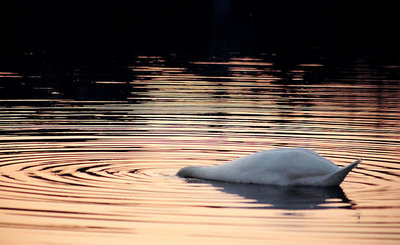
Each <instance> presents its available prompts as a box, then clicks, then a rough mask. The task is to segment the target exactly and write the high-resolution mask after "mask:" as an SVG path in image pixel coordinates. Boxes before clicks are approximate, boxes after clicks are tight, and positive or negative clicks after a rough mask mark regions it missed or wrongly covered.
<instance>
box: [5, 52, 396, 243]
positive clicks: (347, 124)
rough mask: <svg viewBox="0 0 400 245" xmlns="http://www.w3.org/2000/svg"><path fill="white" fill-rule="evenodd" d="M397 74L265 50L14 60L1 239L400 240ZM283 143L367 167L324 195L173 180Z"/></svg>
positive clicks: (8, 90) (8, 83) (8, 81)
mask: <svg viewBox="0 0 400 245" xmlns="http://www.w3.org/2000/svg"><path fill="white" fill-rule="evenodd" d="M399 69H400V66H396V65H386V66H383V65H382V66H379V65H375V66H371V65H369V64H368V62H364V60H360V61H359V62H355V63H354V64H350V65H346V66H344V65H343V66H337V65H336V66H329V65H328V64H324V63H323V62H322V63H306V64H293V65H291V66H283V65H279V64H277V63H276V62H274V60H273V59H270V58H268V57H266V56H262V55H260V56H259V57H243V56H240V55H232V57H230V58H226V59H224V60H216V59H215V60H211V61H210V60H206V59H193V60H185V61H179V62H177V61H174V60H173V57H172V58H171V57H147V56H143V57H137V58H136V59H135V60H134V61H132V63H131V64H129V65H127V66H124V67H122V68H121V67H120V68H118V69H116V72H114V73H113V72H109V71H108V72H107V71H104V72H103V73H104V74H103V73H102V72H93V71H90V69H86V70H85V69H83V68H80V69H75V68H71V69H70V70H68V69H67V70H57V69H56V68H52V69H48V70H46V71H41V72H19V71H18V70H12V69H8V70H7V69H3V70H2V71H1V72H0V94H1V98H2V100H1V101H0V186H1V187H0V243H1V244H179V243H188V244H204V243H208V244H267V243H268V242H269V243H271V244H327V243H329V244H378V243H379V244H399V242H400V223H399V220H400V178H399V176H400V130H399V126H400V116H399V109H400V99H399V98H400V74H399ZM67 82H69V83H67ZM71 84H72V85H71ZM276 147H307V148H310V149H313V150H315V151H317V152H319V153H320V154H321V155H323V156H325V157H326V158H328V159H330V160H332V161H333V162H335V163H336V164H338V165H341V166H342V165H345V164H348V163H350V162H353V161H354V160H355V159H356V158H359V157H360V158H363V162H362V163H361V164H360V165H359V167H358V168H357V169H355V170H354V171H352V172H351V173H350V174H349V175H348V177H347V178H346V179H345V181H344V182H343V184H342V185H341V188H328V189H326V188H306V187H303V188H284V187H274V186H262V185H243V184H228V183H220V182H208V181H200V180H193V179H191V180H186V179H182V178H179V177H176V176H175V173H176V172H177V171H178V170H179V169H180V168H182V167H184V166H187V165H213V164H220V163H223V162H227V161H230V160H233V159H235V158H237V157H240V156H244V155H247V154H250V153H253V152H256V151H259V150H265V149H272V148H276ZM328 241H329V242H328Z"/></svg>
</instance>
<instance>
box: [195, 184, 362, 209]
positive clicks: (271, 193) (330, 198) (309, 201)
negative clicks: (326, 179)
mask: <svg viewBox="0 0 400 245" xmlns="http://www.w3.org/2000/svg"><path fill="white" fill-rule="evenodd" d="M187 181H188V182H189V183H203V184H211V185H212V186H213V187H215V188H216V189H217V190H219V191H221V192H224V193H227V194H233V195H236V196H240V197H243V198H245V199H246V200H248V201H251V203H257V204H262V205H263V206H262V207H259V206H255V207H254V208H267V209H270V208H271V209H285V210H307V209H330V208H352V207H353V206H354V205H355V203H354V202H352V201H351V200H349V199H348V198H347V196H346V195H345V193H344V192H343V190H342V188H341V187H309V186H274V185H257V184H241V183H227V182H219V181H208V180H198V179H193V178H189V179H187ZM247 208H253V207H252V206H251V205H250V206H249V207H247Z"/></svg>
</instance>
